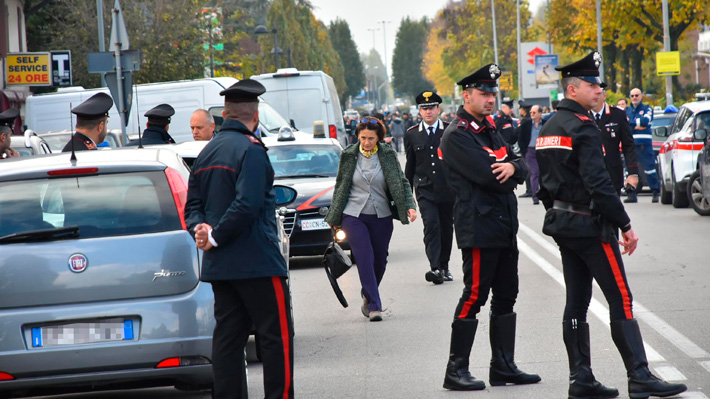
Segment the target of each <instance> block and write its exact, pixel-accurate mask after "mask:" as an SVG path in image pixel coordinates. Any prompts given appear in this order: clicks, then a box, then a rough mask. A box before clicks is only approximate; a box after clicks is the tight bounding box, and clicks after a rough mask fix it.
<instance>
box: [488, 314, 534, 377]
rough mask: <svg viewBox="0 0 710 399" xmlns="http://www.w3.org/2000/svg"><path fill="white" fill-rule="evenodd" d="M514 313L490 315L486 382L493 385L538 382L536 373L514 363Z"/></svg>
mask: <svg viewBox="0 0 710 399" xmlns="http://www.w3.org/2000/svg"><path fill="white" fill-rule="evenodd" d="M516 318H517V317H516V314H515V313H514V312H513V313H508V314H507V315H503V316H494V315H491V329H490V331H491V334H490V338H491V369H490V373H489V375H488V382H490V383H491V385H493V386H500V385H505V384H535V383H536V382H540V376H539V375H537V374H527V373H524V372H522V371H520V369H518V366H516V365H515V360H514V357H515V324H516V323H515V322H516Z"/></svg>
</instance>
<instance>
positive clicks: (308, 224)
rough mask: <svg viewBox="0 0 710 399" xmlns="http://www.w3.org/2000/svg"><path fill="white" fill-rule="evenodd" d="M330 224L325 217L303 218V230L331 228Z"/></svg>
mask: <svg viewBox="0 0 710 399" xmlns="http://www.w3.org/2000/svg"><path fill="white" fill-rule="evenodd" d="M329 228H330V226H329V225H328V223H326V222H325V221H324V220H323V219H307V220H301V230H303V231H308V230H325V229H329Z"/></svg>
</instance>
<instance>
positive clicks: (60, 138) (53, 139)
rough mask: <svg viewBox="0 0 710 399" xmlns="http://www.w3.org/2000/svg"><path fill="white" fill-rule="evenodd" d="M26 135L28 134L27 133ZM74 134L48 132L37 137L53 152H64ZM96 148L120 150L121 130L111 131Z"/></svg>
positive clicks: (68, 131)
mask: <svg viewBox="0 0 710 399" xmlns="http://www.w3.org/2000/svg"><path fill="white" fill-rule="evenodd" d="M25 133H26V132H25ZM72 134H73V132H72V131H70V130H60V131H56V132H46V133H37V135H38V136H39V137H41V138H43V139H44V140H45V141H46V142H47V144H49V148H50V149H51V150H52V152H62V150H63V149H64V146H65V145H67V143H68V142H69V138H70V137H71V135H72ZM96 147H98V148H99V149H101V148H119V147H123V141H122V140H121V130H120V129H110V130H109V131H108V132H107V134H106V139H105V140H104V142H103V143H101V144H98V145H97V146H96Z"/></svg>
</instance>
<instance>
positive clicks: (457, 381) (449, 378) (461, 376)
mask: <svg viewBox="0 0 710 399" xmlns="http://www.w3.org/2000/svg"><path fill="white" fill-rule="evenodd" d="M477 327H478V320H476V319H473V320H468V319H456V320H454V322H453V323H452V324H451V350H450V351H449V363H448V364H447V365H446V377H444V388H446V389H452V390H455V391H480V390H482V389H485V388H486V384H485V383H484V382H483V381H481V380H477V379H476V378H475V377H474V376H472V375H471V373H470V372H469V371H468V359H469V357H470V356H471V346H473V339H474V338H475V337H476V328H477Z"/></svg>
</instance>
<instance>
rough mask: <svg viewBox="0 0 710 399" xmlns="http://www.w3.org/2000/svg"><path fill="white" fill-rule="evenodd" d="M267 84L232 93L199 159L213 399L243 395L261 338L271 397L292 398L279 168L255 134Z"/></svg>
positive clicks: (191, 201)
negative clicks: (250, 347)
mask: <svg viewBox="0 0 710 399" xmlns="http://www.w3.org/2000/svg"><path fill="white" fill-rule="evenodd" d="M264 91H265V89H264V86H262V85H261V84H260V83H259V82H257V81H254V80H251V79H243V80H240V81H239V82H237V83H235V84H234V85H232V86H231V87H229V88H228V89H226V90H223V91H222V92H221V93H220V94H221V95H223V96H225V106H224V112H223V113H222V115H223V116H224V118H225V119H224V123H223V124H222V127H221V129H220V133H219V134H218V135H216V136H215V137H214V138H213V139H212V140H211V141H210V142H209V143H208V144H207V145H206V146H205V148H204V149H203V150H202V152H200V155H199V156H198V157H197V159H196V160H195V163H194V165H193V168H192V174H191V175H190V181H189V184H188V186H189V187H188V193H187V203H186V205H185V222H186V223H187V227H188V230H189V231H190V232H192V233H194V234H195V239H196V241H197V247H198V248H200V249H202V250H203V251H204V257H203V262H202V274H201V276H200V279H201V280H202V281H206V282H209V283H211V284H212V290H213V292H214V299H215V304H214V315H215V319H216V321H217V325H216V326H215V330H214V337H213V341H212V370H213V373H214V397H215V398H219V399H226V398H230V399H231V398H236V397H240V394H241V392H242V389H243V384H245V383H246V381H244V379H242V378H240V377H241V376H242V375H244V347H245V345H246V343H247V339H248V338H249V334H250V332H251V331H252V328H253V329H254V330H256V334H258V336H259V341H258V342H259V345H260V349H261V358H262V361H263V363H264V393H265V397H266V398H267V399H276V398H279V399H282V398H293V392H294V390H293V325H292V322H291V320H292V319H291V303H290V302H291V299H290V297H289V289H288V286H287V283H286V278H287V276H288V269H287V266H286V261H285V260H284V258H283V256H282V255H281V252H280V249H279V248H280V246H281V244H280V241H279V237H278V232H277V226H276V220H275V217H274V209H275V207H276V204H275V195H274V188H273V182H274V170H273V168H272V167H271V163H270V162H269V158H268V157H267V156H266V148H265V147H264V145H263V143H262V142H261V141H260V140H259V139H258V138H257V137H256V136H255V135H254V133H253V132H254V131H255V130H256V128H257V127H258V124H259V111H258V105H259V99H258V96H259V95H261V94H263V93H264Z"/></svg>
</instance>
